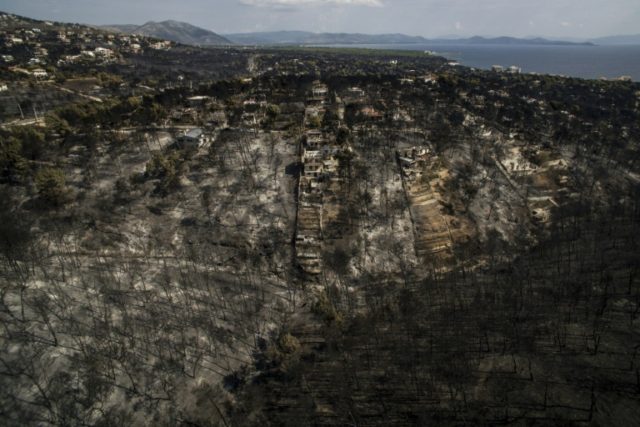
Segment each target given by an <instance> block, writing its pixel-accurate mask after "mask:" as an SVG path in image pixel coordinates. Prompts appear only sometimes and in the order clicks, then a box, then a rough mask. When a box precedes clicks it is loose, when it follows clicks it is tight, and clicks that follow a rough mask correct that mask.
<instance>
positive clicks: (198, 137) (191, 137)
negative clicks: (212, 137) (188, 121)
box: [176, 128, 207, 148]
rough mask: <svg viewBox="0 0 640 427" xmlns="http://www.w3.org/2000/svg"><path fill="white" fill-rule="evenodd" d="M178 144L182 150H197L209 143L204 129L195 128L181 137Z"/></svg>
mask: <svg viewBox="0 0 640 427" xmlns="http://www.w3.org/2000/svg"><path fill="white" fill-rule="evenodd" d="M176 142H177V143H178V145H179V146H181V147H182V148H197V147H201V146H202V145H203V144H204V143H205V142H207V137H206V136H205V134H204V131H203V130H202V129H200V128H193V129H190V130H188V131H186V132H185V133H184V134H182V135H180V136H179V137H178V138H177V139H176Z"/></svg>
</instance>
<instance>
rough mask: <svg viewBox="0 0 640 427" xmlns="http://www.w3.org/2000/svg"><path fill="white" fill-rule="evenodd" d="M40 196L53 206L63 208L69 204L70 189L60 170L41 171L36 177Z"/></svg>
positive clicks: (46, 169) (45, 169)
mask: <svg viewBox="0 0 640 427" xmlns="http://www.w3.org/2000/svg"><path fill="white" fill-rule="evenodd" d="M35 181H36V188H37V189H38V194H39V195H40V197H42V199H43V200H44V201H46V202H47V203H49V204H51V205H53V206H56V207H58V206H62V205H64V204H65V203H67V202H69V189H68V188H67V185H66V178H65V176H64V172H63V171H62V170H61V169H58V168H52V167H47V168H43V169H40V170H39V171H38V173H37V174H36V177H35Z"/></svg>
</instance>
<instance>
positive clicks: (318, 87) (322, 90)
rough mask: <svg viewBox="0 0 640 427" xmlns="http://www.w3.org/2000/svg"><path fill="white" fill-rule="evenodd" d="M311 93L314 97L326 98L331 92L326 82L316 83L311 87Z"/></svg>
mask: <svg viewBox="0 0 640 427" xmlns="http://www.w3.org/2000/svg"><path fill="white" fill-rule="evenodd" d="M311 94H312V95H313V97H314V98H324V97H325V96H327V95H328V94H329V88H328V87H327V85H325V84H322V83H316V84H314V86H313V88H312V89H311Z"/></svg>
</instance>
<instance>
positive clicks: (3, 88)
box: [0, 83, 9, 92]
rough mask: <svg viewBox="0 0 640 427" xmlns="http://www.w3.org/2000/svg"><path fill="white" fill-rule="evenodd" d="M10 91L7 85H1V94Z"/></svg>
mask: <svg viewBox="0 0 640 427" xmlns="http://www.w3.org/2000/svg"><path fill="white" fill-rule="evenodd" d="M8 90H9V87H8V86H7V84H6V83H0V92H6V91H8Z"/></svg>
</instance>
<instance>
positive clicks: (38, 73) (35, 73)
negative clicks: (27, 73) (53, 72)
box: [31, 68, 48, 79]
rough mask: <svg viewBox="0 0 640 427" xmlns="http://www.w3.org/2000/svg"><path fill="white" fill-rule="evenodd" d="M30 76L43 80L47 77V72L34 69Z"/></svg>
mask: <svg viewBox="0 0 640 427" xmlns="http://www.w3.org/2000/svg"><path fill="white" fill-rule="evenodd" d="M31 75H32V76H33V77H35V78H37V79H39V78H45V77H47V76H48V74H47V72H46V71H45V70H43V69H42V68H36V69H35V70H33V71H32V72H31Z"/></svg>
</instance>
